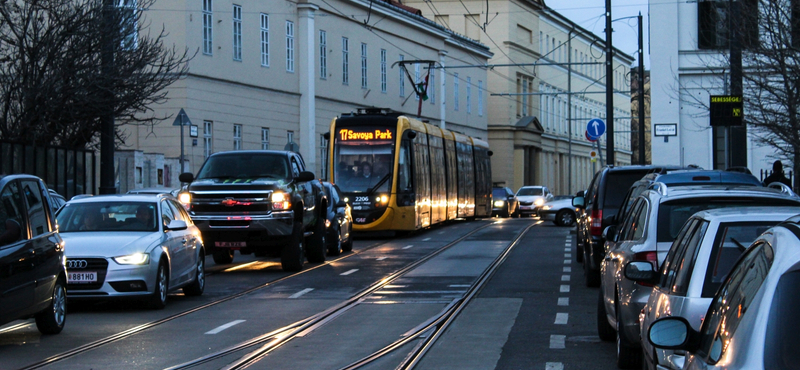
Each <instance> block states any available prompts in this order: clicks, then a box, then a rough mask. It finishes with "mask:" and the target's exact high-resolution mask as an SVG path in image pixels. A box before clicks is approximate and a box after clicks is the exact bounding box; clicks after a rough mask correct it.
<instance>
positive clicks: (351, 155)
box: [333, 127, 395, 194]
mask: <svg viewBox="0 0 800 370" xmlns="http://www.w3.org/2000/svg"><path fill="white" fill-rule="evenodd" d="M394 143H395V140H394V130H391V129H385V128H379V129H370V128H366V127H358V128H353V129H349V128H342V129H338V130H337V135H336V138H335V144H334V158H335V159H336V160H335V162H334V163H336V170H335V171H334V180H333V182H334V183H335V184H336V185H338V186H339V188H340V189H341V190H342V192H345V193H369V194H372V193H375V192H388V191H389V190H390V189H391V184H392V169H393V168H394Z"/></svg>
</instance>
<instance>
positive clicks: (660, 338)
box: [647, 316, 700, 352]
mask: <svg viewBox="0 0 800 370" xmlns="http://www.w3.org/2000/svg"><path fill="white" fill-rule="evenodd" d="M699 337H700V333H698V332H696V331H695V330H694V329H692V327H691V325H689V322H688V321H686V319H684V318H683V317H679V316H670V317H664V318H661V319H658V320H656V321H655V322H654V323H653V324H652V325H650V329H648V330H647V340H649V341H650V343H652V344H653V346H655V347H657V348H661V349H682V350H686V351H689V352H693V351H695V350H696V349H697V347H699V342H700V341H699V339H700V338H699Z"/></svg>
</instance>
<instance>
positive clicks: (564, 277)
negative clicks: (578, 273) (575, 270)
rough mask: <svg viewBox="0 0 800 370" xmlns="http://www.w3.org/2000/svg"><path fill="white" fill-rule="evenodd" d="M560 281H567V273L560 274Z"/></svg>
mask: <svg viewBox="0 0 800 370" xmlns="http://www.w3.org/2000/svg"><path fill="white" fill-rule="evenodd" d="M561 281H569V275H561Z"/></svg>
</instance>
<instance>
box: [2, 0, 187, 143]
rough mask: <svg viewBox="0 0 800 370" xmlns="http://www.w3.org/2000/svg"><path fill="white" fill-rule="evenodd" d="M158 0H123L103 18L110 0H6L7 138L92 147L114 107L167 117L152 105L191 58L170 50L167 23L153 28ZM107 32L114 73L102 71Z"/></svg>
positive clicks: (131, 116)
mask: <svg viewBox="0 0 800 370" xmlns="http://www.w3.org/2000/svg"><path fill="white" fill-rule="evenodd" d="M154 2H155V0H115V3H117V4H116V5H117V6H115V8H114V10H113V11H112V12H110V13H111V14H113V19H112V20H111V22H103V18H102V17H103V16H104V15H103V0H0V138H2V139H8V140H15V141H23V142H26V143H31V144H36V145H43V144H58V145H63V146H67V147H71V148H86V147H90V146H92V145H95V144H96V143H97V140H96V138H97V135H98V133H99V132H100V117H101V115H102V114H103V113H104V112H105V108H107V107H108V106H113V107H114V116H115V117H116V119H117V122H124V123H138V124H155V123H157V122H158V121H160V120H162V119H164V118H166V117H156V116H155V114H154V111H153V108H152V107H153V105H155V104H159V103H163V102H165V101H166V99H167V96H166V90H165V88H166V87H167V86H169V85H170V84H172V83H173V82H175V81H176V80H178V79H179V78H181V77H183V76H185V75H186V74H187V72H188V61H189V60H190V59H191V56H189V53H188V51H187V50H186V49H184V50H177V49H176V48H175V47H174V46H173V47H172V48H171V49H168V48H166V47H165V46H164V38H165V37H166V36H167V35H166V32H165V31H164V29H163V28H162V29H161V31H160V32H159V33H158V34H155V35H153V34H150V33H149V31H150V29H149V25H148V24H147V21H146V19H145V17H144V14H145V13H146V11H145V10H146V9H147V8H149V7H150V6H151V5H152V4H153V3H154ZM109 24H110V25H111V26H108V25H109ZM103 35H105V36H108V35H111V37H112V39H113V45H114V64H113V73H112V74H111V75H106V74H103V73H102V72H101V62H100V60H101V49H102V44H101V41H102V40H103V37H101V36H103ZM109 91H110V92H112V93H113V94H108V92H109ZM119 139H121V138H119V136H118V140H119Z"/></svg>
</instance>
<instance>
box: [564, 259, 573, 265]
mask: <svg viewBox="0 0 800 370" xmlns="http://www.w3.org/2000/svg"><path fill="white" fill-rule="evenodd" d="M570 263H572V260H564V264H565V265H569V264H570Z"/></svg>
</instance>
